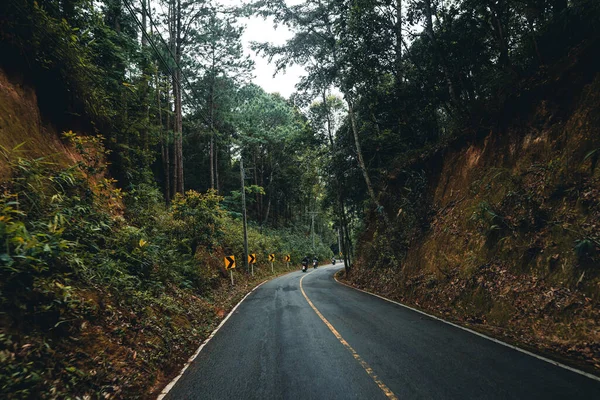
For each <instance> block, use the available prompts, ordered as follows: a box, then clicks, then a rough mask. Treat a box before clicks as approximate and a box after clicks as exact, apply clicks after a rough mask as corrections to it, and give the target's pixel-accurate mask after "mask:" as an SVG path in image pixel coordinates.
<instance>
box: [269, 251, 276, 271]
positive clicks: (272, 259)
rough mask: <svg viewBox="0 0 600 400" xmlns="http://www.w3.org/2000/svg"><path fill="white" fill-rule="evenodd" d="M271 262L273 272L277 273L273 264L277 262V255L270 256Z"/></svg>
mask: <svg viewBox="0 0 600 400" xmlns="http://www.w3.org/2000/svg"><path fill="white" fill-rule="evenodd" d="M269 261H271V272H275V267H274V266H273V263H274V262H275V254H269Z"/></svg>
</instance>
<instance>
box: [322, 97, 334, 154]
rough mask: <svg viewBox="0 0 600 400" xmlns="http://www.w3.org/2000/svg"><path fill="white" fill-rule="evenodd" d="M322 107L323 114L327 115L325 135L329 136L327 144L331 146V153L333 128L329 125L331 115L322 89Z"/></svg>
mask: <svg viewBox="0 0 600 400" xmlns="http://www.w3.org/2000/svg"><path fill="white" fill-rule="evenodd" d="M323 107H325V115H326V116H327V137H328V138H329V145H330V146H331V152H332V153H333V148H334V144H333V129H332V127H331V115H330V113H329V103H327V93H326V92H325V90H324V89H323Z"/></svg>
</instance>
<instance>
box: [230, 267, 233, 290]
mask: <svg viewBox="0 0 600 400" xmlns="http://www.w3.org/2000/svg"><path fill="white" fill-rule="evenodd" d="M229 272H231V286H233V270H232V269H230V270H229Z"/></svg>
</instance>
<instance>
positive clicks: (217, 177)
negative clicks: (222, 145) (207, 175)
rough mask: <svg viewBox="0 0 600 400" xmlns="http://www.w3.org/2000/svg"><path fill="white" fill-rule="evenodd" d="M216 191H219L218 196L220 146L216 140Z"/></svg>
mask: <svg viewBox="0 0 600 400" xmlns="http://www.w3.org/2000/svg"><path fill="white" fill-rule="evenodd" d="M215 189H216V190H217V194H219V192H220V187H219V146H218V144H217V141H216V140H215Z"/></svg>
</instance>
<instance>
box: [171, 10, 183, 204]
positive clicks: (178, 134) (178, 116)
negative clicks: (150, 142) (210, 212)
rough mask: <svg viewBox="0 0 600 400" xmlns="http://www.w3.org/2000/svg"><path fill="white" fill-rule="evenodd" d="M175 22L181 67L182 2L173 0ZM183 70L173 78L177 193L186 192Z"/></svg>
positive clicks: (177, 69)
mask: <svg viewBox="0 0 600 400" xmlns="http://www.w3.org/2000/svg"><path fill="white" fill-rule="evenodd" d="M172 4H173V20H172V28H173V30H172V36H171V37H172V45H173V46H174V49H173V50H174V54H175V63H176V64H177V65H179V66H181V51H182V43H181V0H173V2H172ZM180 83H181V70H180V68H179V67H177V66H176V67H175V73H174V76H173V97H174V100H175V115H174V121H173V122H174V124H173V125H174V129H173V131H174V146H173V147H174V161H175V168H174V171H173V172H174V176H173V181H174V186H175V193H181V194H183V192H184V187H183V136H182V125H183V116H182V106H181V90H182V88H181V86H180Z"/></svg>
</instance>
